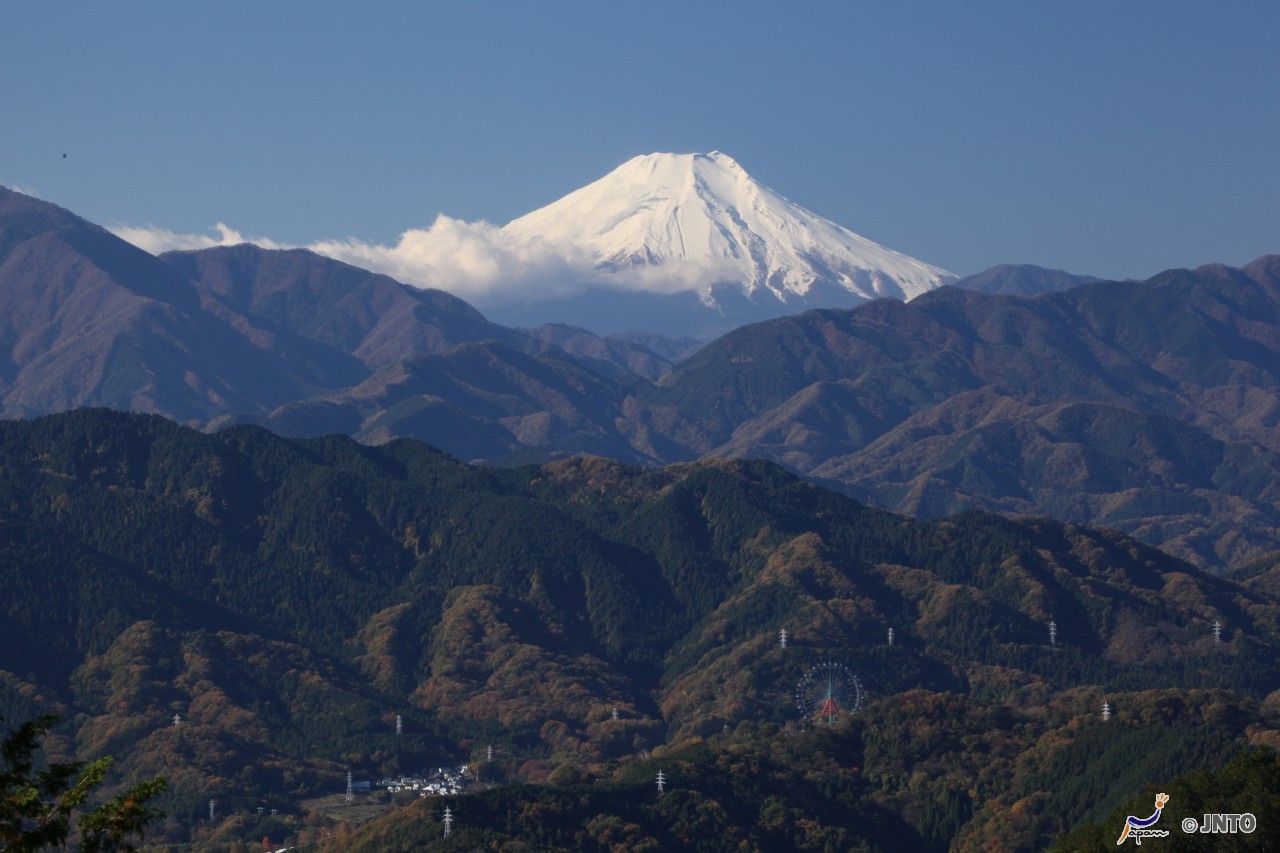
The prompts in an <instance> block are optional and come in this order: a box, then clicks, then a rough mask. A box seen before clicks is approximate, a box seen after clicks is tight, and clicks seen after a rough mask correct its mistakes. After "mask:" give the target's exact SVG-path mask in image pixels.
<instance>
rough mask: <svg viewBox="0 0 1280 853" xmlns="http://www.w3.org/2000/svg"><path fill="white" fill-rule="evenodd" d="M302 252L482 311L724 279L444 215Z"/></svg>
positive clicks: (191, 243)
mask: <svg viewBox="0 0 1280 853" xmlns="http://www.w3.org/2000/svg"><path fill="white" fill-rule="evenodd" d="M111 230H112V232H113V233H115V235H116V236H118V237H120V238H122V239H124V240H127V241H128V242H130V243H132V244H133V245H135V246H137V247H138V248H140V249H143V250H144V251H147V252H150V253H151V254H153V255H159V254H162V253H164V252H170V251H191V250H195V249H208V248H212V247H214V246H232V245H236V244H240V243H252V244H254V245H257V246H261V247H263V248H268V249H285V248H299V247H297V246H290V245H287V244H283V243H278V242H276V241H274V240H271V239H269V238H265V237H249V236H246V235H245V234H243V233H241V232H240V231H238V230H236V229H234V228H232V227H230V226H228V225H226V224H225V223H222V222H219V223H217V224H216V225H215V226H214V227H213V230H212V232H211V233H208V234H184V233H179V232H175V231H170V230H168V229H165V228H157V227H154V226H147V227H133V226H117V227H114V228H112V229H111ZM301 248H306V249H309V250H311V251H313V252H315V253H316V254H319V255H324V256H326V257H330V258H334V259H336V260H340V261H343V262H345V263H349V264H352V265H353V266H358V267H362V268H364V269H368V270H373V271H374V272H380V273H384V274H386V275H389V276H391V277H392V278H394V279H396V280H398V281H402V282H405V283H406V284H412V285H416V286H418V287H432V288H438V289H440V290H445V291H448V292H450V293H453V294H455V295H457V296H460V297H462V298H463V299H467V300H469V301H472V302H475V303H477V304H479V305H495V304H502V303H509V302H524V301H534V300H539V299H551V298H557V297H562V296H570V295H572V294H574V293H579V292H581V291H583V290H586V289H588V288H589V287H590V286H591V285H593V284H602V283H607V284H609V285H612V286H615V287H623V288H627V289H633V290H643V291H648V292H659V293H673V292H680V291H686V290H695V289H702V288H705V287H709V286H710V285H711V284H713V283H715V282H716V281H718V280H721V277H722V276H723V275H724V274H725V272H726V271H724V270H720V269H716V268H713V267H712V266H711V265H709V264H705V263H696V262H679V263H675V264H672V263H668V264H664V265H663V266H662V268H661V270H658V269H649V268H645V267H643V266H638V267H630V268H627V269H624V270H617V271H607V270H602V269H600V268H599V267H598V265H597V262H596V258H595V257H594V256H593V255H592V254H591V253H590V252H588V251H586V250H584V249H579V248H576V247H573V246H566V245H562V244H556V243H551V242H549V241H547V240H543V239H540V238H528V237H523V236H517V235H513V234H511V233H509V232H507V231H505V230H503V229H502V228H499V227H497V226H495V225H491V224H490V223H488V222H483V221H481V222H465V221H463V220H461V219H454V218H453V217H451V216H445V215H444V214H440V215H438V216H437V217H436V219H435V222H433V223H432V224H431V225H430V226H429V227H427V228H413V229H409V230H408V231H405V232H404V233H402V234H401V235H400V237H399V238H398V239H397V240H396V242H395V243H394V244H392V245H384V244H380V243H367V242H365V241H363V240H358V239H355V238H346V239H341V240H319V241H315V242H312V243H308V244H306V245H305V246H303V247H301Z"/></svg>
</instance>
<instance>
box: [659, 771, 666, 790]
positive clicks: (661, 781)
mask: <svg viewBox="0 0 1280 853" xmlns="http://www.w3.org/2000/svg"><path fill="white" fill-rule="evenodd" d="M666 789H667V777H666V774H664V773H663V772H662V771H661V770H659V771H658V793H659V794H661V793H662V792H663V791H665V790H666Z"/></svg>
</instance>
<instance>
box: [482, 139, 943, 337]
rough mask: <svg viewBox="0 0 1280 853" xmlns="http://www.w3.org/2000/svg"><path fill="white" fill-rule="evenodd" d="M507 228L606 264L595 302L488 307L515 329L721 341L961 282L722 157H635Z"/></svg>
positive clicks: (583, 297)
mask: <svg viewBox="0 0 1280 853" xmlns="http://www.w3.org/2000/svg"><path fill="white" fill-rule="evenodd" d="M502 230H503V232H504V234H506V235H507V236H509V237H511V238H512V239H514V240H517V241H521V242H531V241H532V242H536V241H545V242H546V243H548V244H550V245H552V246H555V247H557V248H559V249H561V250H563V251H564V252H565V253H566V254H572V255H574V256H577V257H587V258H589V259H591V260H592V262H593V264H594V271H593V276H592V278H593V281H592V284H591V286H589V287H588V288H587V289H586V291H585V292H581V293H578V294H575V295H573V296H569V297H561V298H556V299H542V300H531V301H528V302H523V303H518V304H506V305H497V306H486V307H485V313H486V314H487V315H489V316H490V317H491V318H492V319H494V320H497V321H498V322H502V323H507V324H511V325H523V326H530V325H538V324H541V323H548V322H558V323H571V324H574V325H579V326H583V327H585V328H589V329H591V330H593V331H596V332H604V333H608V332H627V331H647V332H660V333H665V334H679V335H693V336H698V337H708V336H712V335H715V334H718V333H721V332H724V331H727V330H728V329H731V328H733V327H735V326H739V325H742V324H744V323H748V322H755V321H758V320H763V319H769V318H772V317H777V316H781V315H784V314H791V313H795V312H797V311H802V310H805V309H809V308H834V307H851V306H853V305H856V304H859V303H861V302H865V301H867V300H870V299H875V298H880V297H890V298H895V299H904V300H908V299H911V298H913V297H915V296H918V295H919V294H921V293H924V292H926V291H929V290H932V289H934V288H936V287H939V286H941V285H943V284H946V283H948V282H950V281H953V280H954V278H955V277H954V276H952V275H951V274H950V273H948V272H946V271H945V270H943V269H940V268H938V267H935V266H932V265H930V264H927V263H924V262H923V261H918V260H916V259H914V258H911V257H908V256H907V255H904V254H901V253H900V252H895V251H893V250H892V249H888V248H885V247H884V246H881V245H879V244H877V243H875V242H872V241H871V240H868V239H867V238H865V237H862V236H860V235H858V234H855V233H854V232H853V231H850V230H849V229H848V228H845V227H843V226H841V225H837V224H836V223H834V222H832V221H830V220H828V219H825V218H823V217H821V216H818V215H817V214H815V213H812V212H810V211H808V210H806V209H804V208H803V207H801V206H800V205H798V204H795V203H794V202H792V201H789V200H788V199H786V198H784V197H783V196H781V195H779V194H778V193H776V192H774V191H773V190H771V189H769V188H768V187H766V186H764V185H762V184H761V183H759V182H758V181H756V180H755V179H754V178H752V177H751V175H749V174H748V173H747V171H746V170H745V169H743V168H742V166H740V165H739V164H738V163H737V161H735V160H734V159H733V158H732V157H730V156H729V155H727V154H724V153H721V152H719V151H713V152H711V153H710V154H665V153H659V154H646V155H643V156H639V157H634V158H632V159H631V160H628V161H627V162H625V163H623V164H622V165H621V166H619V167H618V168H616V169H614V170H613V171H612V172H610V173H609V174H607V175H605V176H604V177H603V178H600V179H599V180H597V181H595V182H594V183H591V184H588V185H587V186H585V187H582V188H581V189H578V190H575V191H574V192H571V193H569V194H568V195H566V196H564V197H563V198H561V199H559V200H558V201H555V202H552V203H551V204H549V205H547V206H546V207H543V208H540V209H538V210H535V211H533V212H531V213H528V214H525V215H524V216H521V217H519V218H518V219H515V220H513V221H512V222H510V223H508V224H507V225H506V226H504V228H503V229H502Z"/></svg>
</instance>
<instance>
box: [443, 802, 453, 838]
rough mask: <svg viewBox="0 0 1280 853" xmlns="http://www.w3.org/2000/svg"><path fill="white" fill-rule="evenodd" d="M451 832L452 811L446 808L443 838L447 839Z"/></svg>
mask: <svg viewBox="0 0 1280 853" xmlns="http://www.w3.org/2000/svg"><path fill="white" fill-rule="evenodd" d="M451 832H453V811H452V810H451V809H450V808H449V807H448V806H445V807H444V837H445V838H448V837H449V834H450V833H451Z"/></svg>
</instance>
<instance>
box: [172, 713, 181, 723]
mask: <svg viewBox="0 0 1280 853" xmlns="http://www.w3.org/2000/svg"><path fill="white" fill-rule="evenodd" d="M173 724H174V725H175V726H180V725H182V715H181V714H174V715H173Z"/></svg>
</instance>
